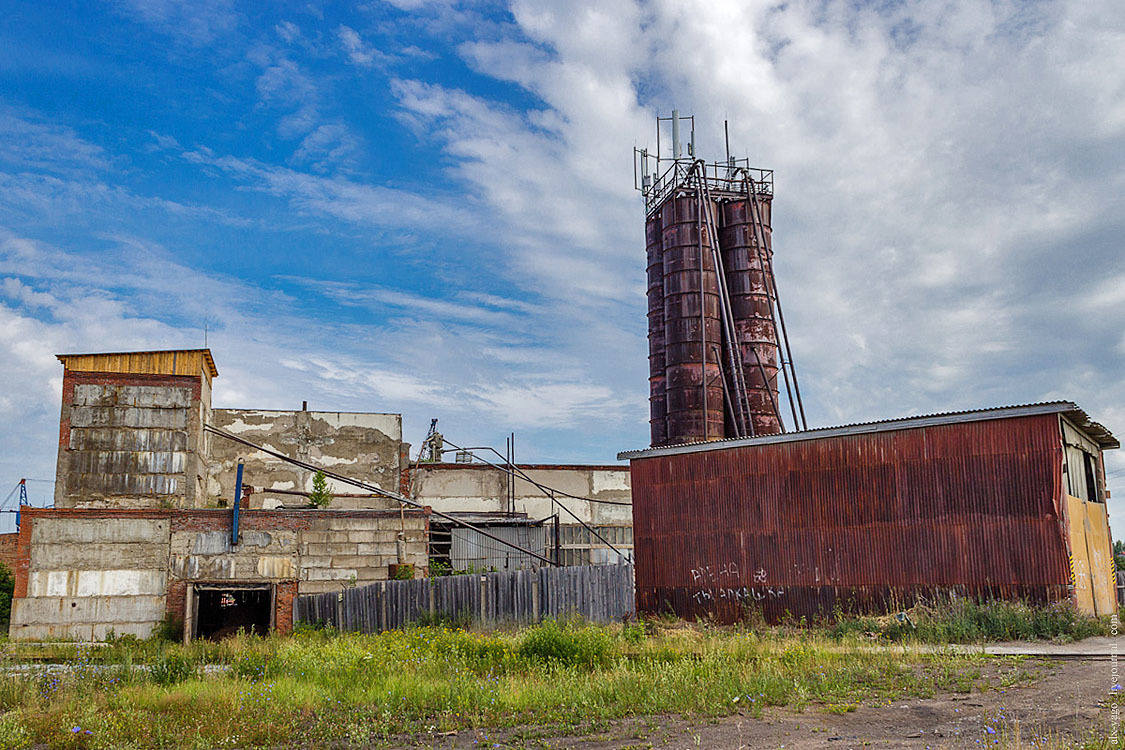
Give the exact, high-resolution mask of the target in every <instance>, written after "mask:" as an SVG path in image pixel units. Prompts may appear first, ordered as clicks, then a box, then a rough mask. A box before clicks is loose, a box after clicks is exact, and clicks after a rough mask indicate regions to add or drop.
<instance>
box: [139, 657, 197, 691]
mask: <svg viewBox="0 0 1125 750" xmlns="http://www.w3.org/2000/svg"><path fill="white" fill-rule="evenodd" d="M151 669H152V671H151V673H150V674H151V675H152V681H153V682H155V683H156V684H157V685H176V684H178V683H181V682H183V681H184V680H187V679H190V678H192V677H194V676H195V673H196V666H195V664H193V663H192V661H191V660H190V659H188V658H187V657H186V656H185V655H184V654H181V653H180V652H178V651H169V652H168V653H165V654H163V655H162V656H161V657H160V658H159V659H157V660H156V661H155V662H154V663H153V665H152V668H151Z"/></svg>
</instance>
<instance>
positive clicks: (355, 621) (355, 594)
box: [296, 565, 635, 633]
mask: <svg viewBox="0 0 1125 750" xmlns="http://www.w3.org/2000/svg"><path fill="white" fill-rule="evenodd" d="M634 611H635V600H634V595H633V566H632V565H584V566H575V567H562V568H540V569H539V570H537V571H536V570H517V571H512V572H502V573H474V574H469V575H458V576H441V577H436V578H419V579H415V580H413V581H381V582H379V583H373V584H370V585H368V586H362V587H359V588H352V589H344V590H343V591H339V592H334V591H330V592H327V593H323V594H306V595H304V596H299V597H297V608H296V621H297V622H298V623H308V624H311V625H316V624H323V625H331V626H332V627H335V628H337V629H338V630H347V631H358V632H361V633H375V632H378V631H381V630H391V629H393V628H401V627H405V626H407V625H410V624H412V623H416V622H419V621H426V620H429V621H431V622H433V621H435V620H437V619H440V618H449V619H462V618H467V619H470V620H471V621H472V623H473V624H475V625H490V626H491V625H507V624H529V623H534V622H539V621H540V620H543V619H546V618H559V617H568V616H571V615H575V614H577V615H580V616H581V617H584V618H585V619H587V620H590V621H591V622H601V623H607V622H613V621H618V620H622V619H624V618H625V617H628V616H629V615H631V614H633V612H634Z"/></svg>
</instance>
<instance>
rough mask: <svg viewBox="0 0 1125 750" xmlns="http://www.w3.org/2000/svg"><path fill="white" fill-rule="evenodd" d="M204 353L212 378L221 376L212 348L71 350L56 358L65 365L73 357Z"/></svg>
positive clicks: (57, 355)
mask: <svg viewBox="0 0 1125 750" xmlns="http://www.w3.org/2000/svg"><path fill="white" fill-rule="evenodd" d="M173 353H175V354H202V355H203V359H204V360H205V361H206V362H207V370H208V373H209V374H210V375H211V377H212V378H217V377H219V368H218V367H216V366H215V358H214V357H213V356H212V355H211V349H210V348H200V349H141V350H140V351H131V352H71V353H69V354H56V355H55V359H57V360H58V361H59V362H62V363H63V366H64V367H65V366H66V365H67V360H68V359H70V358H72V357H115V356H124V355H130V354H173Z"/></svg>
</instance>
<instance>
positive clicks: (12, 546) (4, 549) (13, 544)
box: [0, 532, 19, 571]
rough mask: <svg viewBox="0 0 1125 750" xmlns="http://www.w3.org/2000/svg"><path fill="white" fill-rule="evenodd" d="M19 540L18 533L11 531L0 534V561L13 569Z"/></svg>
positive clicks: (9, 568)
mask: <svg viewBox="0 0 1125 750" xmlns="http://www.w3.org/2000/svg"><path fill="white" fill-rule="evenodd" d="M18 542H19V534H17V533H15V532H12V533H11V534H0V563H4V565H5V566H6V567H7V568H8V570H12V571H14V570H15V569H16V554H17V550H18V549H19V547H18Z"/></svg>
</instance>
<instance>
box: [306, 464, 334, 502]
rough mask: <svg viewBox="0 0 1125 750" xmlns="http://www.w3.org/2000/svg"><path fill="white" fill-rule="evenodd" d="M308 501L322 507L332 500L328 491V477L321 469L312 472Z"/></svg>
mask: <svg viewBox="0 0 1125 750" xmlns="http://www.w3.org/2000/svg"><path fill="white" fill-rule="evenodd" d="M309 502H310V503H312V504H313V505H315V506H316V507H318V508H323V507H324V506H326V505H328V503H330V502H332V493H331V492H329V491H328V479H327V477H325V476H324V472H323V471H317V473H316V474H313V488H312V492H310V493H309Z"/></svg>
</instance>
